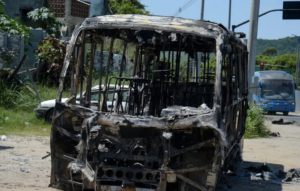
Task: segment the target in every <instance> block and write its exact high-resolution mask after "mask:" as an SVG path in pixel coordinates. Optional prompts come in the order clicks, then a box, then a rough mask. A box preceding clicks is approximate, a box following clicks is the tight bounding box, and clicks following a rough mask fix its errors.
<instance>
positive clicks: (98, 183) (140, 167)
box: [50, 15, 248, 191]
mask: <svg viewBox="0 0 300 191" xmlns="http://www.w3.org/2000/svg"><path fill="white" fill-rule="evenodd" d="M241 36H242V34H237V33H233V32H232V31H229V30H227V29H226V28H225V27H224V26H223V25H221V24H217V23H213V22H209V21H198V20H190V19H183V18H175V17H162V16H144V15H109V16H99V17H92V18H87V19H86V20H85V21H83V22H82V23H81V24H78V25H77V27H75V29H74V32H73V34H72V38H71V40H70V41H69V45H68V48H67V54H66V57H65V60H64V66H63V69H62V72H61V76H60V85H59V89H58V95H57V99H56V105H55V111H54V117H53V121H52V128H51V159H52V160H51V163H52V169H51V183H50V185H51V186H52V187H55V188H58V189H62V190H96V191H100V190H101V191H119V190H136V191H154V190H155V191H158V190H159V191H166V190H168V191H193V190H201V191H205V190H210V191H212V190H216V187H217V184H218V182H219V180H220V178H221V175H222V172H224V171H227V170H229V169H231V170H234V169H235V168H236V167H237V164H238V163H239V161H241V152H242V151H241V140H242V138H243V135H244V132H245V121H246V116H247V106H248V104H247V86H248V85H247V55H248V53H247V48H246V46H245V45H244V44H243V43H242V42H241V40H240V37H241ZM104 53H106V54H107V53H108V55H109V56H108V57H107V59H106V60H105V59H104V58H103V55H104ZM116 53H117V54H121V55H122V61H121V64H120V66H119V70H118V71H117V72H114V74H113V75H112V74H111V73H112V71H111V70H110V68H111V67H112V66H111V65H112V64H113V62H112V59H113V55H114V54H116ZM130 55H132V56H131V58H130V59H129V58H128V57H130ZM95 56H98V57H100V62H99V63H98V64H99V65H98V66H97V68H100V69H99V70H98V71H99V74H98V75H99V77H98V79H95V78H93V77H92V73H93V70H94V68H95V63H96V62H95ZM128 60H129V61H128ZM200 61H201V63H200ZM69 73H71V74H70V75H68V74H69ZM94 73H95V72H94ZM67 78H71V79H68V81H71V97H70V98H68V99H67V101H61V100H62V93H63V91H65V89H69V87H64V86H65V85H64V84H65V83H64V82H65V81H66V80H67ZM95 84H96V85H97V86H98V91H96V93H95V91H94V89H95V87H94V86H95ZM92 89H93V91H92ZM95 94H96V95H95Z"/></svg>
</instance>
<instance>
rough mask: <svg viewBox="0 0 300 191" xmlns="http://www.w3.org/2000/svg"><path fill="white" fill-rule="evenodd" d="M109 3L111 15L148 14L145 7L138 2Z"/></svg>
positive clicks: (135, 0) (118, 0) (132, 0)
mask: <svg viewBox="0 0 300 191" xmlns="http://www.w3.org/2000/svg"><path fill="white" fill-rule="evenodd" d="M109 2H110V8H111V10H112V12H113V14H141V15H148V14H149V11H146V6H145V5H143V4H142V3H141V2H140V1H139V0H110V1H109Z"/></svg>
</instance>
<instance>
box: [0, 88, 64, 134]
mask: <svg viewBox="0 0 300 191" xmlns="http://www.w3.org/2000/svg"><path fill="white" fill-rule="evenodd" d="M27 85H28V86H31V84H27ZM0 87H1V86H0ZM2 87H3V86H2ZM5 87H6V86H5ZM37 89H38V92H39V93H40V96H41V98H42V101H46V100H51V99H55V98H56V95H57V88H49V87H47V86H43V85H39V84H38V85H37ZM3 92H5V93H3ZM69 95H70V92H67V91H65V92H63V95H62V96H63V97H69ZM3 100H4V101H5V102H2V101H3ZM2 103H3V104H4V105H3V104H2ZM38 104H39V100H38V99H37V97H36V96H35V95H33V94H31V93H30V92H29V91H28V90H27V89H25V88H23V87H16V86H12V87H9V88H7V87H6V89H0V127H3V129H0V135H3V134H4V135H22V136H24V135H45V136H49V134H50V125H49V123H48V122H46V121H45V120H43V119H38V118H37V117H36V116H35V114H34V112H33V109H34V108H37V106H38ZM6 117H8V118H9V120H5V118H6ZM25 122H29V124H30V125H26V124H25Z"/></svg>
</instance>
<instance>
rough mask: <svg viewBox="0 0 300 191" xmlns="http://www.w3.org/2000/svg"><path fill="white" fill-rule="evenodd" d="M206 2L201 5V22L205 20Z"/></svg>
mask: <svg viewBox="0 0 300 191" xmlns="http://www.w3.org/2000/svg"><path fill="white" fill-rule="evenodd" d="M204 1H205V0H202V4H201V16H200V20H203V18H204Z"/></svg>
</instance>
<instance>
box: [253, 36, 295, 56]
mask: <svg viewBox="0 0 300 191" xmlns="http://www.w3.org/2000/svg"><path fill="white" fill-rule="evenodd" d="M269 47H274V48H275V49H276V50H277V54H281V55H282V54H287V53H289V54H295V53H297V47H298V42H297V37H296V36H294V37H286V38H280V39H274V40H269V39H257V50H256V55H261V54H262V53H263V52H264V51H265V50H266V49H267V48H269Z"/></svg>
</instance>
